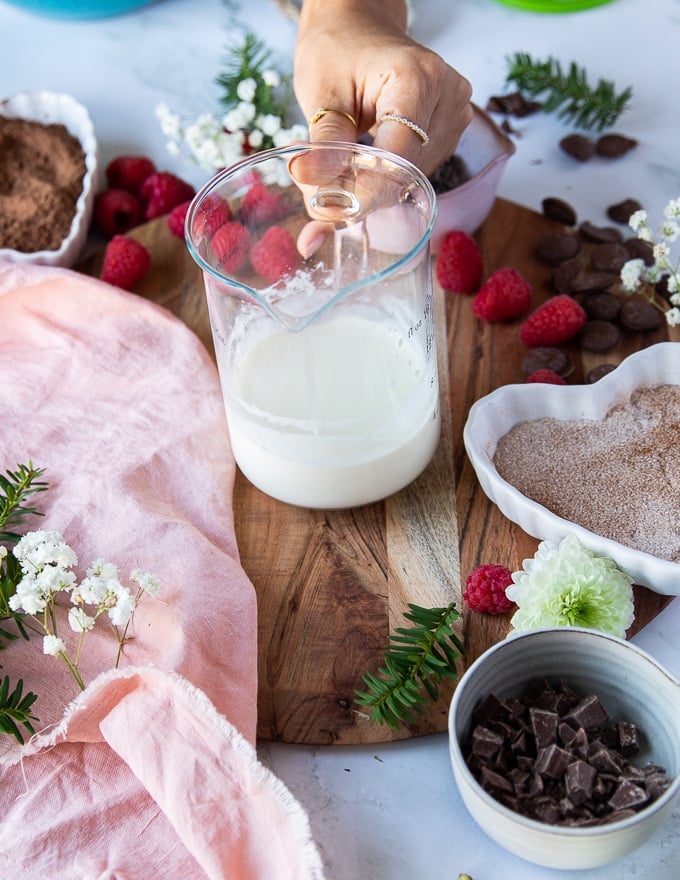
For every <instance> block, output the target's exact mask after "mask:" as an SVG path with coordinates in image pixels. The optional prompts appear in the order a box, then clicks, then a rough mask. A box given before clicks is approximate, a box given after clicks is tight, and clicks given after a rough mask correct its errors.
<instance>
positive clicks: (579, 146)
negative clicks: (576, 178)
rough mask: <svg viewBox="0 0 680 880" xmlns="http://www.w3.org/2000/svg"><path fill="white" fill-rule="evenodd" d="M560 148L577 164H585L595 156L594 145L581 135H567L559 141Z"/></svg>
mask: <svg viewBox="0 0 680 880" xmlns="http://www.w3.org/2000/svg"><path fill="white" fill-rule="evenodd" d="M560 147H561V148H562V149H563V150H564V152H565V153H567V155H569V156H571V157H572V159H576V160H577V161H578V162H587V161H588V159H592V157H593V155H594V154H595V143H594V142H593V141H592V140H591V139H590V138H588V137H586V136H585V135H583V134H568V135H567V136H566V137H563V138H562V140H561V141H560Z"/></svg>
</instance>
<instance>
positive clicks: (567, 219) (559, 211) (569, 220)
mask: <svg viewBox="0 0 680 880" xmlns="http://www.w3.org/2000/svg"><path fill="white" fill-rule="evenodd" d="M541 205H542V208H543V213H544V214H545V216H546V217H549V218H550V219H551V220H557V222H558V223H563V224H564V225H565V226H574V225H575V224H576V211H575V210H574V208H573V207H572V206H571V205H570V204H569V203H568V202H565V201H564V200H563V199H558V198H555V197H554V196H549V197H548V198H546V199H543V202H542V203H541Z"/></svg>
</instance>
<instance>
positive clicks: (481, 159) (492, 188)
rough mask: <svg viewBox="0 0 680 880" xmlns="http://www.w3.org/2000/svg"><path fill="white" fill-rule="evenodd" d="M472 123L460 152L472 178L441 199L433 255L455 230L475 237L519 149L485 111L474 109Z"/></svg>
mask: <svg viewBox="0 0 680 880" xmlns="http://www.w3.org/2000/svg"><path fill="white" fill-rule="evenodd" d="M472 109H473V116H472V121H471V122H470V124H469V125H468V127H467V128H466V129H465V131H464V132H463V135H462V137H461V139H460V141H459V143H458V148H457V150H456V153H457V155H458V156H459V157H460V158H461V159H462V160H463V162H464V163H465V166H466V168H467V170H468V173H469V174H470V178H469V179H468V180H466V181H465V183H462V184H461V185H460V186H457V187H455V189H452V190H449V192H447V193H443V194H440V195H438V196H437V204H438V209H439V213H438V216H437V221H436V223H435V227H434V231H433V233H432V240H431V245H430V247H431V251H432V253H433V254H436V253H437V251H438V250H439V245H440V244H441V241H442V239H443V238H444V236H445V235H446V233H447V232H449V231H450V230H452V229H460V230H462V231H463V232H467V233H468V234H469V235H472V234H473V233H474V232H476V231H477V230H478V229H479V227H480V226H481V225H482V223H483V222H484V220H485V219H486V217H487V215H488V213H489V211H490V210H491V208H492V207H493V203H494V201H495V200H496V194H497V191H498V184H499V183H500V179H501V176H502V174H503V171H504V169H505V166H506V164H507V162H508V159H509V158H510V157H511V156H512V155H513V153H514V152H515V145H514V143H513V142H512V141H511V140H510V138H509V137H508V136H507V135H506V134H504V132H502V131H501V129H500V128H499V127H498V126H497V125H496V123H495V122H494V121H493V119H491V117H490V116H489V115H488V113H486V112H485V111H484V110H482V109H481V108H479V107H477V106H476V105H474V104H473V105H472Z"/></svg>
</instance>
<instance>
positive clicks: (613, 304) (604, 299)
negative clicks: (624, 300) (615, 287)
mask: <svg viewBox="0 0 680 880" xmlns="http://www.w3.org/2000/svg"><path fill="white" fill-rule="evenodd" d="M582 305H583V308H584V309H585V312H586V314H587V315H588V317H589V318H592V319H593V320H594V321H615V320H616V319H617V318H618V316H619V310H620V308H621V300H620V299H619V298H618V297H617V296H614V294H613V293H607V292H606V291H604V290H597V291H594V292H593V293H589V294H588V295H587V296H586V297H585V299H584V300H583V303H582Z"/></svg>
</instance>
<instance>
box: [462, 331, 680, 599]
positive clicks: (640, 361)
mask: <svg viewBox="0 0 680 880" xmlns="http://www.w3.org/2000/svg"><path fill="white" fill-rule="evenodd" d="M664 385H669V386H680V343H678V342H661V343H658V344H656V345H652V346H650V347H649V348H646V349H643V350H642V351H639V352H636V353H635V354H632V355H629V356H628V357H627V358H625V360H624V361H623V362H622V363H621V364H620V365H619V366H618V367H617V368H616V369H615V370H613V371H612V372H611V373H609V374H608V375H606V376H605V377H604V378H602V379H600V380H599V381H598V382H596V383H594V384H592V385H568V386H561V385H548V384H541V383H531V384H524V385H519V384H518V385H506V386H504V387H502V388H498V389H496V390H495V391H492V392H491V393H490V394H487V395H486V396H485V397H483V398H481V399H480V400H478V401H477V402H476V403H474V404H473V406H472V407H471V408H470V412H469V414H468V418H467V422H466V425H465V429H464V432H463V440H464V443H465V449H466V451H467V454H468V457H469V459H470V462H471V463H472V466H473V468H474V470H475V473H476V475H477V478H478V480H479V483H480V485H481V487H482V489H483V490H484V492H485V494H486V495H487V497H488V498H489V499H490V500H491V501H493V502H494V503H495V504H496V505H497V506H498V508H499V509H500V511H501V512H502V513H503V514H504V516H506V517H507V518H508V519H509V520H511V521H512V522H514V523H517V524H518V525H519V526H520V527H521V528H522V529H524V531H525V532H527V534H529V535H532V536H533V537H535V538H538V539H540V540H547V541H551V542H553V543H559V541H561V540H562V538H564V537H565V535H567V534H569V533H571V534H575V535H576V536H577V537H578V538H579V540H580V541H581V543H582V544H583V545H584V546H586V547H588V548H589V549H590V550H592V551H593V552H594V553H597V554H599V555H602V556H609V557H611V558H612V559H614V561H615V562H616V563H617V565H618V566H619V567H620V568H621V569H622V570H623V571H625V572H627V573H628V574H629V575H630V576H631V577H632V578H633V581H634V582H635V583H636V584H641V585H642V586H646V587H648V588H649V589H651V590H654V591H655V592H657V593H661V594H664V595H669V596H677V595H680V564H678V563H677V562H673V561H670V559H669V558H665V559H662V558H658V557H657V556H655V555H653V554H652V552H647V551H646V550H645V551H643V550H642V549H637V548H635V547H633V546H627V545H626V544H625V543H619V542H618V540H614V539H613V538H612V537H603V536H602V535H600V534H596V532H595V531H591V530H590V529H589V528H586V527H585V526H584V525H583V524H579V523H578V522H576V521H570V520H569V519H565V518H563V516H560V515H557V514H556V513H554V512H552V510H550V509H548V508H547V507H545V506H543V504H541V503H538V502H537V501H536V500H533V499H532V498H530V497H527V495H525V494H523V492H522V491H520V490H519V489H518V488H516V486H515V485H512V484H511V483H510V482H509V481H508V480H507V479H505V478H504V477H503V476H501V474H500V473H499V470H498V466H497V458H496V457H497V451H498V450H499V444H500V443H501V440H502V439H503V438H505V437H506V435H508V433H509V432H510V431H511V429H513V428H516V427H517V428H518V429H519V426H520V425H523V423H536V422H538V421H539V420H543V419H545V420H550V419H554V420H559V422H563V423H566V422H574V423H576V422H579V421H580V420H584V421H585V422H586V424H584V425H583V426H581V425H576V424H575V426H574V430H575V431H576V430H577V429H578V430H579V431H580V430H581V429H582V428H583V430H584V431H587V430H588V428H589V425H591V424H592V426H593V427H594V428H595V429H597V430H599V429H601V428H602V429H603V430H604V423H605V419H606V417H607V416H608V414H609V413H610V412H611V411H612V410H613V409H614V408H617V410H618V411H619V412H620V411H621V410H620V405H622V406H624V407H625V405H627V404H628V403H629V402H630V400H631V397H632V396H633V395H636V394H637V393H638V392H640V390H641V389H653V388H657V389H658V388H659V387H660V386H664ZM673 391H675V389H673ZM649 393H651V391H650V392H649ZM665 417H666V416H665V415H664V418H665ZM673 424H674V425H675V427H673ZM524 427H526V426H524V425H523V428H524ZM529 427H533V426H529ZM558 430H561V431H565V430H567V428H566V425H561V426H558ZM630 430H631V434H630V441H631V443H632V442H633V441H638V440H639V436H638V435H639V433H640V432H639V431H638V430H637V428H636V427H635V426H633V427H632V428H631V429H630ZM676 431H677V418H676V419H675V420H674V422H673V423H672V424H671V425H670V426H669V433H670V434H673V433H674V432H676ZM581 437H582V441H579V442H581V445H580V446H579V447H578V449H579V451H577V452H576V453H575V455H580V450H583V452H584V454H585V452H586V451H588V450H587V449H586V447H587V446H588V435H587V433H584V434H582V435H581ZM593 439H595V438H594V437H593ZM598 442H600V443H602V437H600V439H599V441H598ZM622 442H623V443H626V442H627V441H626V440H625V437H622V436H621V432H619V436H618V438H617V445H618V446H619V447H620V444H621V443H622ZM504 443H505V441H504ZM670 446H673V447H675V448H677V447H678V442H677V437H675V438H674V439H673V438H671V440H670ZM620 448H621V447H620ZM625 448H626V447H625V446H624V447H623V449H624V453H625ZM670 451H671V450H670V448H669V452H670ZM534 452H535V449H534ZM558 453H559V455H561V456H563V455H564V448H554V449H553V450H551V448H550V447H549V445H547V446H546V447H545V448H544V450H543V452H542V454H543V455H544V456H545V457H552V456H554V459H555V461H556V460H557V459H558V457H559V455H558ZM532 454H533V453H532ZM617 454H618V455H619V457H618V458H617V457H616V456H617ZM609 457H610V459H612V472H616V471H617V470H618V472H619V474H621V473H622V472H623V471H624V469H625V467H626V463H625V461H624V458H623V457H622V456H621V455H620V453H617V452H615V451H614V450H613V449H612V450H610V451H609ZM661 458H663V455H662V456H661ZM495 459H496V461H495ZM551 464H553V463H551ZM664 467H665V471H664V475H663V479H664V480H665V481H668V483H669V488H670V489H671V492H670V494H671V495H672V496H675V497H676V498H677V491H675V488H674V487H677V480H678V479H679V478H680V477H679V475H678V474H676V473H675V469H674V467H673V466H672V465H671V463H670V461H668V462H666V463H665V464H664ZM553 470H554V468H553ZM591 473H592V472H591ZM584 474H585V475H586V476H585V478H584V479H583V480H582V481H580V485H579V490H582V491H583V493H584V494H583V496H582V497H583V499H584V503H586V504H587V503H588V492H590V491H592V487H591V480H590V477H589V476H588V471H587V470H586V471H584ZM557 479H558V480H559V479H560V477H559V473H558V475H557ZM515 482H518V481H517V480H515ZM631 482H634V481H631ZM569 485H570V484H569V483H568V482H567V481H565V482H564V483H563V486H564V488H565V492H566V491H567V488H568V487H569ZM638 485H639V483H638ZM624 487H625V489H626V490H627V491H628V495H627V499H626V503H627V502H628V500H630V499H633V503H632V504H630V505H629V506H630V507H635V506H636V504H637V502H638V499H637V497H636V486H635V485H630V486H627V485H626V484H625V482H624ZM570 491H571V490H570ZM532 494H533V493H532ZM591 497H593V496H591ZM600 500H601V501H603V502H606V503H607V504H608V505H609V506H610V508H611V511H612V516H614V517H616V516H617V515H618V514H617V511H619V510H620V509H621V508H619V507H617V505H616V502H615V500H614V498H613V496H612V497H609V496H607V497H605V498H600ZM601 506H604V504H603V505H601ZM648 506H649V504H648ZM651 506H652V507H655V504H654V501H653V500H652V502H651ZM640 507H642V505H641V504H640ZM653 512H654V511H653ZM656 512H658V511H656ZM576 518H577V517H574V519H576ZM578 518H579V519H580V520H581V523H583V522H587V521H588V520H587V518H586V517H581V516H579V517H578ZM678 529H680V523H679V522H678V521H676V520H675V519H674V518H673V517H671V519H670V520H668V519H667V520H665V521H663V522H662V527H661V534H662V538H663V535H664V534H665V535H667V537H668V544H669V546H670V544H671V541H672V540H674V539H678V540H680V537H679V536H678ZM602 531H603V532H605V531H606V529H604V528H603V529H602ZM673 533H674V534H673ZM633 543H635V542H634V541H631V544H633ZM639 546H640V545H639V544H638V547H639ZM664 555H666V554H664Z"/></svg>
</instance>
